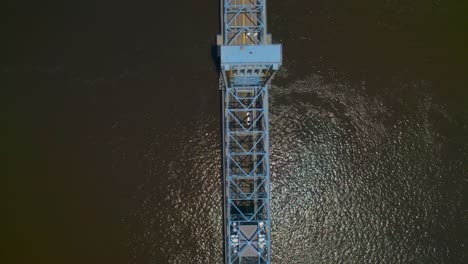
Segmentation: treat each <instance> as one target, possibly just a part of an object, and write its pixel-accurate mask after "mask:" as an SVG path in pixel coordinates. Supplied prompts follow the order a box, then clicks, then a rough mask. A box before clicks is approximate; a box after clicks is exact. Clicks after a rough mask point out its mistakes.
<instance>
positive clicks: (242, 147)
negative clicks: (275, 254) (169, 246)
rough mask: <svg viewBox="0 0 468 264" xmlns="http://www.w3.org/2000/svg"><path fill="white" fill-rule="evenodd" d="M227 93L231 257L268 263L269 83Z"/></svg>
mask: <svg viewBox="0 0 468 264" xmlns="http://www.w3.org/2000/svg"><path fill="white" fill-rule="evenodd" d="M224 93H225V94H224V98H225V120H224V125H225V142H224V144H225V152H226V153H225V164H224V166H225V174H226V176H227V177H226V182H225V184H226V186H225V187H226V194H227V204H228V206H227V207H226V212H225V214H226V216H227V227H226V228H227V229H228V230H226V231H227V236H228V237H227V238H228V243H227V247H228V249H227V252H228V256H227V260H228V263H236V264H251V263H252V264H253V263H256V264H260V263H262V264H266V263H270V258H271V256H270V255H271V254H270V206H269V205H270V200H269V192H270V178H269V157H268V137H269V134H268V85H265V86H231V87H227V88H226V89H225V90H224Z"/></svg>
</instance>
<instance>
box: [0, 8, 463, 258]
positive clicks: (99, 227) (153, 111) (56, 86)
mask: <svg viewBox="0 0 468 264" xmlns="http://www.w3.org/2000/svg"><path fill="white" fill-rule="evenodd" d="M453 2H455V1H453ZM218 8H219V7H218V1H216V0H211V1H208V0H201V1H169V2H167V3H162V1H139V2H138V3H137V2H136V1H134V2H131V1H75V3H73V4H71V3H68V2H67V3H66V4H65V3H63V2H55V3H54V2H52V1H45V2H42V1H36V2H34V3H31V4H26V3H24V2H19V3H17V4H15V5H5V6H4V8H3V10H1V11H3V12H2V13H4V14H3V15H2V21H3V22H2V23H1V24H2V25H1V27H2V32H3V35H2V38H1V41H2V44H0V46H1V47H2V51H1V54H3V55H2V56H0V57H1V59H0V89H1V92H2V95H1V98H2V106H1V107H2V111H1V115H0V117H1V120H2V123H3V126H2V130H3V131H2V132H3V133H2V134H3V137H2V142H3V143H2V149H3V150H4V151H2V156H3V158H2V160H3V161H4V162H5V165H4V166H3V165H2V168H3V170H2V171H5V173H2V176H3V177H2V178H3V179H5V180H6V181H3V184H2V186H3V188H2V189H4V191H2V194H3V196H4V197H3V199H2V200H3V203H4V205H3V206H2V222H4V224H2V227H3V232H2V238H3V239H2V240H4V241H3V242H2V244H3V245H6V247H5V246H2V251H3V252H4V253H2V255H4V257H2V258H3V259H4V260H2V261H0V262H2V263H5V264H7V263H67V264H68V263H71V264H74V263H79V264H81V263H83V264H84V263H112V264H118V263H131V264H140V263H141V264H143V263H154V264H159V263H222V253H223V252H222V208H221V194H222V193H221V175H220V170H221V157H220V153H221V152H220V151H221V149H220V148H221V145H220V139H221V135H220V103H219V100H220V94H219V90H218V80H217V78H218V76H217V69H216V63H215V60H214V58H213V49H212V45H213V44H214V42H215V35H216V34H217V33H218V32H219V21H218V17H219V11H218ZM268 11H269V17H268V19H269V21H268V22H269V31H270V32H271V33H272V34H273V39H274V40H275V41H276V42H278V43H282V44H283V45H284V48H283V50H284V64H283V68H282V70H281V72H280V73H279V74H278V77H277V78H276V79H275V80H274V82H273V87H272V90H271V114H270V118H271V120H270V121H271V166H272V168H271V169H272V175H271V177H272V193H271V197H272V205H271V210H272V220H273V231H272V236H273V242H272V248H273V262H274V263H278V264H279V263H287V264H291V263H306V264H307V263H467V261H468V256H467V255H468V254H467V252H468V249H467V247H468V203H467V200H468V195H467V192H468V191H467V189H466V187H467V183H468V75H467V73H468V64H467V58H468V56H467V55H468V48H467V47H468V42H467V37H466V36H467V32H466V29H467V28H466V27H465V25H466V20H467V19H465V17H466V13H467V12H466V11H467V9H466V5H463V4H456V3H452V1H443V0H425V1H422V0H414V1H398V0H359V1H336V0H331V1H330V0H329V1H325V0H319V1H306V0H288V1H280V0H270V1H268Z"/></svg>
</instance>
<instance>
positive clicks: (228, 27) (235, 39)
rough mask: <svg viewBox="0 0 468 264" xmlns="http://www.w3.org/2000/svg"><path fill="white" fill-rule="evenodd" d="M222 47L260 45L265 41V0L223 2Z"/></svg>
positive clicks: (228, 0)
mask: <svg viewBox="0 0 468 264" xmlns="http://www.w3.org/2000/svg"><path fill="white" fill-rule="evenodd" d="M223 21H224V34H223V35H224V45H260V44H263V43H264V41H265V34H266V13H265V0H224V19H223Z"/></svg>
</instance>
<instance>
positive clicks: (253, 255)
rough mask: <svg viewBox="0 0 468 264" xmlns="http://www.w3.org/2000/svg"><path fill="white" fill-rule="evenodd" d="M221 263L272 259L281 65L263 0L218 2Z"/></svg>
mask: <svg viewBox="0 0 468 264" xmlns="http://www.w3.org/2000/svg"><path fill="white" fill-rule="evenodd" d="M221 24H222V30H221V32H222V33H221V34H220V35H218V38H217V42H218V46H219V55H220V63H221V67H220V69H221V73H220V75H221V76H220V88H221V90H222V100H223V105H224V107H223V173H224V175H223V179H224V190H223V191H224V232H225V234H224V239H225V246H224V248H225V263H227V264H231V263H235V264H251V263H252V264H253V263H256V264H266V263H271V219H270V170H269V133H268V131H269V127H268V126H269V124H268V120H269V119H268V90H269V88H270V82H271V80H272V78H273V76H274V75H275V73H276V71H277V70H278V69H279V67H280V65H281V61H282V58H281V45H274V44H271V36H270V35H269V34H267V28H266V0H221Z"/></svg>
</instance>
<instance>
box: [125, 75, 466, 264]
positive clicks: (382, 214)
mask: <svg viewBox="0 0 468 264" xmlns="http://www.w3.org/2000/svg"><path fill="white" fill-rule="evenodd" d="M394 85H405V86H406V92H409V93H410V94H412V96H414V98H417V99H416V101H415V102H413V101H412V102H410V103H409V102H407V101H406V100H405V99H403V100H400V102H398V103H395V105H387V103H386V102H385V101H384V99H383V96H385V95H376V96H368V95H366V93H365V87H364V84H363V83H362V84H361V85H359V86H354V85H352V84H350V83H348V82H346V81H345V80H342V79H341V80H325V79H324V78H322V77H321V76H320V75H310V76H308V77H307V78H305V79H304V80H300V81H295V82H292V83H290V84H287V85H286V86H273V88H272V92H271V101H272V102H271V105H272V108H271V164H272V194H271V195H272V205H271V209H272V214H273V215H272V218H273V221H274V226H273V227H274V228H273V241H274V242H273V252H274V258H273V260H274V262H275V263H334V262H339V261H342V260H348V261H350V262H354V263H362V262H370V263H375V262H387V263H396V262H399V263H408V262H418V263H448V262H451V261H454V262H457V261H458V260H460V259H461V258H462V257H464V254H465V252H464V247H465V246H464V244H463V241H464V239H465V238H464V237H463V236H462V235H460V234H459V233H457V231H456V230H460V229H463V228H464V227H463V225H464V223H465V219H464V217H466V211H465V212H463V207H462V203H461V201H462V199H463V197H462V195H463V193H462V191H463V187H462V186H463V184H465V183H464V182H463V181H464V179H463V177H461V175H463V173H466V167H464V166H465V165H466V164H464V162H465V161H466V160H463V159H466V147H467V146H466V145H465V146H460V147H459V149H458V151H459V154H458V155H459V156H458V157H459V159H453V160H452V159H447V156H446V155H447V154H446V147H447V144H449V140H448V139H447V138H446V137H444V136H443V135H441V134H440V133H439V132H438V131H439V130H440V128H439V127H437V124H438V122H451V120H450V116H449V115H448V113H447V111H446V110H445V108H444V107H443V106H441V105H439V104H437V103H434V102H433V98H432V95H431V92H430V84H429V83H427V82H424V81H421V82H418V83H407V84H401V83H395V84H394ZM401 109H405V110H404V111H403V112H402V111H401ZM196 120H197V121H194V122H192V123H190V124H187V125H185V126H181V127H180V128H178V129H177V130H178V131H177V133H175V134H174V135H172V136H166V140H170V141H173V142H176V143H175V144H173V145H172V147H173V149H172V151H174V152H176V153H180V155H177V156H176V157H175V159H167V158H165V157H161V156H157V155H156V156H155V155H153V154H152V152H151V150H149V152H148V155H147V158H148V160H147V162H149V163H150V164H151V168H152V169H151V170H150V172H149V175H148V176H149V179H148V182H146V183H144V184H142V186H141V188H139V190H138V191H137V192H136V193H135V196H134V197H135V199H136V200H137V201H138V202H139V206H138V207H137V208H135V209H134V210H132V213H131V215H130V216H129V219H130V220H133V221H136V223H135V224H134V225H130V226H129V231H130V232H131V237H132V239H131V241H130V246H131V247H132V249H133V252H134V254H135V257H136V258H137V259H138V257H142V256H147V255H149V256H152V257H156V256H164V257H163V259H165V260H167V261H168V263H185V262H193V263H220V262H221V261H222V251H221V249H222V238H221V234H222V232H221V230H222V226H221V225H222V220H221V217H222V211H221V189H220V144H219V134H218V130H217V129H214V127H216V126H217V125H218V121H217V119H216V118H214V117H211V116H208V117H207V116H199V117H197V118H196ZM193 128H195V129H194V130H192V129H193ZM191 133H193V134H191ZM161 141H162V139H158V138H156V139H155V141H154V142H155V144H161V143H162V142H161ZM157 147H158V145H156V146H153V145H152V146H151V147H150V149H153V148H157ZM157 174H159V175H164V179H165V180H163V181H162V182H154V181H153V180H151V179H152V178H157V179H160V178H161V177H155V175H157ZM136 227H139V228H141V229H138V230H137V229H136Z"/></svg>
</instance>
